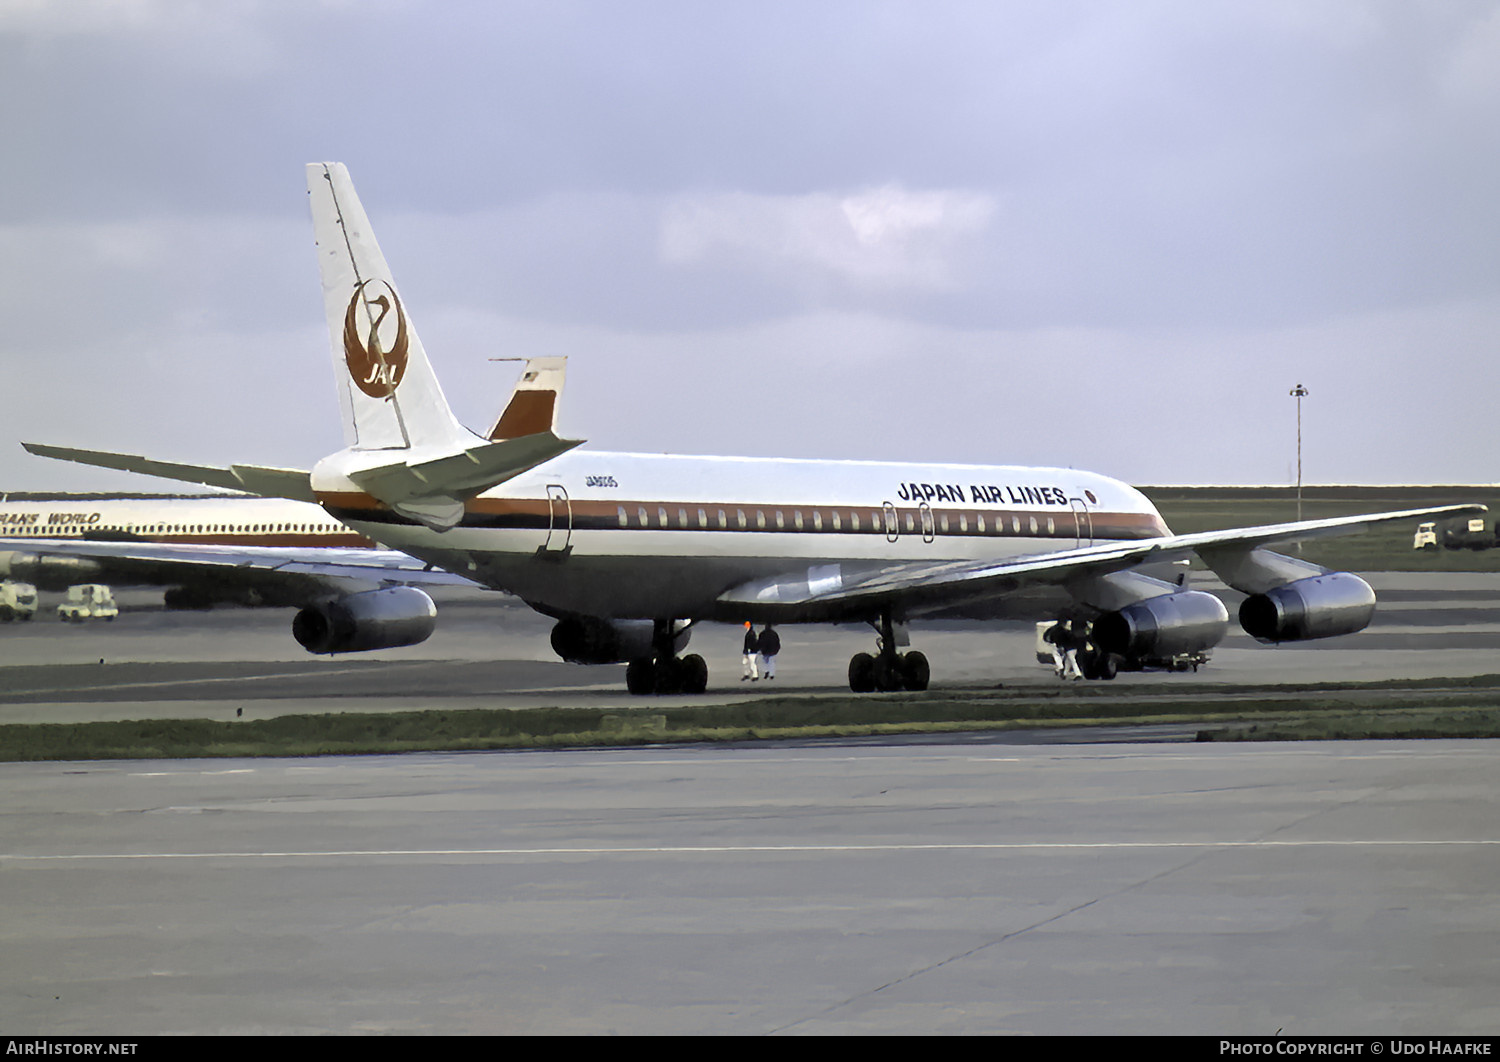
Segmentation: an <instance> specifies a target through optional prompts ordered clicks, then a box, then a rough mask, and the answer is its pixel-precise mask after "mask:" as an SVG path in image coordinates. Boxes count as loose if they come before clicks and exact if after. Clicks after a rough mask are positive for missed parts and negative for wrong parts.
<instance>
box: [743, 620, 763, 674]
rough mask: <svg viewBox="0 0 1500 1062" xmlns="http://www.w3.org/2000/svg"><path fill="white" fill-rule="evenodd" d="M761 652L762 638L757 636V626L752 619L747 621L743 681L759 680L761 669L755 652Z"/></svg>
mask: <svg viewBox="0 0 1500 1062" xmlns="http://www.w3.org/2000/svg"><path fill="white" fill-rule="evenodd" d="M758 652H760V639H759V638H757V637H756V636H755V628H754V627H753V626H751V624H750V621H749V620H746V621H745V656H744V665H745V672H744V674H742V675H741V676H740V681H741V682H759V681H760V670H759V668H757V667H756V666H755V654H756V653H758Z"/></svg>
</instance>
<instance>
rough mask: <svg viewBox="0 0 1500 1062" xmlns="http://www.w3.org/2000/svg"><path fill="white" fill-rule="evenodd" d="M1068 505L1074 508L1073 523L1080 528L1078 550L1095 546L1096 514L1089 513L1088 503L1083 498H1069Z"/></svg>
mask: <svg viewBox="0 0 1500 1062" xmlns="http://www.w3.org/2000/svg"><path fill="white" fill-rule="evenodd" d="M1068 504H1069V505H1071V506H1073V521H1074V523H1075V524H1076V525H1077V527H1078V548H1079V549H1083V548H1084V547H1085V546H1092V545H1093V544H1094V514H1093V513H1091V512H1089V505H1088V502H1086V501H1084V500H1083V499H1082V498H1069V499H1068Z"/></svg>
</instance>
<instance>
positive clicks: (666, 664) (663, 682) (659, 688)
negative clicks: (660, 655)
mask: <svg viewBox="0 0 1500 1062" xmlns="http://www.w3.org/2000/svg"><path fill="white" fill-rule="evenodd" d="M682 679H683V668H682V661H681V660H678V659H677V658H676V657H675V656H673V657H668V658H667V659H665V660H658V661H657V662H656V692H657V694H658V695H660V694H665V693H681V692H682Z"/></svg>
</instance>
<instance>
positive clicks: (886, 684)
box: [875, 653, 901, 693]
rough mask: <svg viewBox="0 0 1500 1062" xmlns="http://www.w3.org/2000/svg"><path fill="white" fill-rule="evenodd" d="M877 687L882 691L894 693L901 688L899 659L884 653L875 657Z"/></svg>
mask: <svg viewBox="0 0 1500 1062" xmlns="http://www.w3.org/2000/svg"><path fill="white" fill-rule="evenodd" d="M875 688H876V689H877V690H879V691H880V692H881V693H894V692H896V691H897V690H899V689H900V688H901V664H900V661H899V660H897V659H895V658H892V657H889V656H886V655H885V654H883V653H882V654H881V655H880V656H877V657H876V658H875Z"/></svg>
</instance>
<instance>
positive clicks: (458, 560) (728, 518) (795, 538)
mask: <svg viewBox="0 0 1500 1062" xmlns="http://www.w3.org/2000/svg"><path fill="white" fill-rule="evenodd" d="M313 486H314V489H315V491H316V492H317V494H318V496H319V498H320V500H321V501H322V502H323V504H324V505H325V507H327V508H328V510H329V511H330V512H331V513H333V514H335V515H337V516H338V517H339V518H340V519H341V520H343V521H345V522H346V523H348V524H349V525H350V526H351V527H353V528H355V529H356V530H357V531H359V532H360V533H362V534H364V535H367V536H369V537H371V538H373V539H376V540H378V541H380V542H383V543H385V544H386V545H388V546H390V547H392V548H395V549H399V550H403V551H405V552H407V553H410V554H412V555H413V556H416V557H419V558H421V559H423V560H425V561H429V562H431V563H433V564H436V565H438V566H440V567H443V568H446V569H447V570H449V571H454V572H457V573H459V574H462V575H466V576H469V577H470V578H474V579H476V580H478V581H480V582H483V583H485V584H486V585H489V586H491V587H495V588H497V589H503V590H508V591H510V592H512V593H515V594H518V595H519V596H521V597H523V598H524V599H526V600H527V601H529V602H531V603H533V604H534V605H537V606H540V607H543V608H544V609H546V610H548V611H551V612H557V613H581V614H586V615H595V616H605V617H615V618H627V617H633V618H683V617H697V618H710V617H713V616H716V615H718V614H720V613H721V612H724V611H725V610H724V609H722V608H721V607H720V606H719V605H718V604H717V599H718V598H719V596H720V595H721V594H723V593H725V592H726V591H728V590H730V589H732V588H734V587H737V586H741V585H743V584H745V583H747V582H749V581H752V580H756V579H767V578H775V577H778V576H788V577H794V576H796V575H797V574H798V573H805V572H806V570H807V569H808V568H813V567H823V566H827V565H833V564H840V565H844V566H846V569H849V570H855V569H863V570H869V569H871V568H874V567H879V566H882V565H890V564H893V563H901V562H916V561H928V562H943V561H976V560H979V561H982V560H988V559H994V560H1000V559H1005V558H1011V557H1016V556H1022V555H1027V554H1037V553H1046V552H1054V551H1058V550H1069V549H1075V548H1078V547H1080V546H1088V545H1093V544H1097V543H1102V542H1107V541H1111V540H1120V539H1144V538H1152V537H1156V536H1159V535H1162V534H1165V533H1166V528H1165V525H1164V524H1163V523H1162V521H1161V517H1160V516H1159V515H1158V514H1157V512H1156V510H1155V508H1154V507H1153V506H1152V505H1151V503H1150V502H1149V501H1148V500H1147V499H1146V498H1145V497H1144V496H1143V495H1142V494H1141V493H1140V492H1139V491H1137V490H1135V489H1134V488H1132V487H1130V486H1127V485H1126V484H1124V483H1121V482H1119V481H1117V480H1112V479H1109V478H1107V477H1104V476H1100V475H1096V474H1093V473H1089V472H1081V471H1077V470H1075V469H1065V468H1022V467H1014V466H984V465H939V464H889V463H879V462H869V461H837V462H830V461H800V460H774V459H759V458H739V457H677V456H668V455H650V454H621V453H602V452H593V451H573V452H571V453H568V454H565V455H563V456H561V457H557V458H554V459H553V460H551V461H548V462H547V463H545V464H543V465H540V466H538V467H536V468H534V469H532V470H530V471H528V472H526V473H523V474H522V475H520V476H517V477H516V478H514V479H512V480H510V481H508V482H506V483H504V484H501V485H500V486H498V487H494V488H492V489H490V490H488V491H485V492H484V493H483V494H481V495H479V496H478V497H476V498H473V499H471V500H470V501H469V502H468V503H467V505H466V506H465V514H464V519H463V521H462V522H461V523H460V524H459V526H457V527H453V528H451V529H450V530H447V531H436V530H432V529H430V528H428V527H425V526H423V525H422V524H420V523H418V522H416V521H414V520H411V519H407V518H405V517H402V516H400V515H398V514H396V513H394V512H393V511H392V510H391V509H390V508H389V507H387V506H384V505H382V504H380V503H379V502H377V501H375V500H374V499H373V498H370V497H369V496H368V495H367V494H364V493H363V492H361V491H360V490H359V489H358V487H357V486H355V485H354V483H353V482H352V481H350V480H348V479H346V478H344V477H342V476H338V475H335V474H331V473H328V472H322V473H320V474H319V475H315V478H314V483H313ZM736 615H737V614H736Z"/></svg>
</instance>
